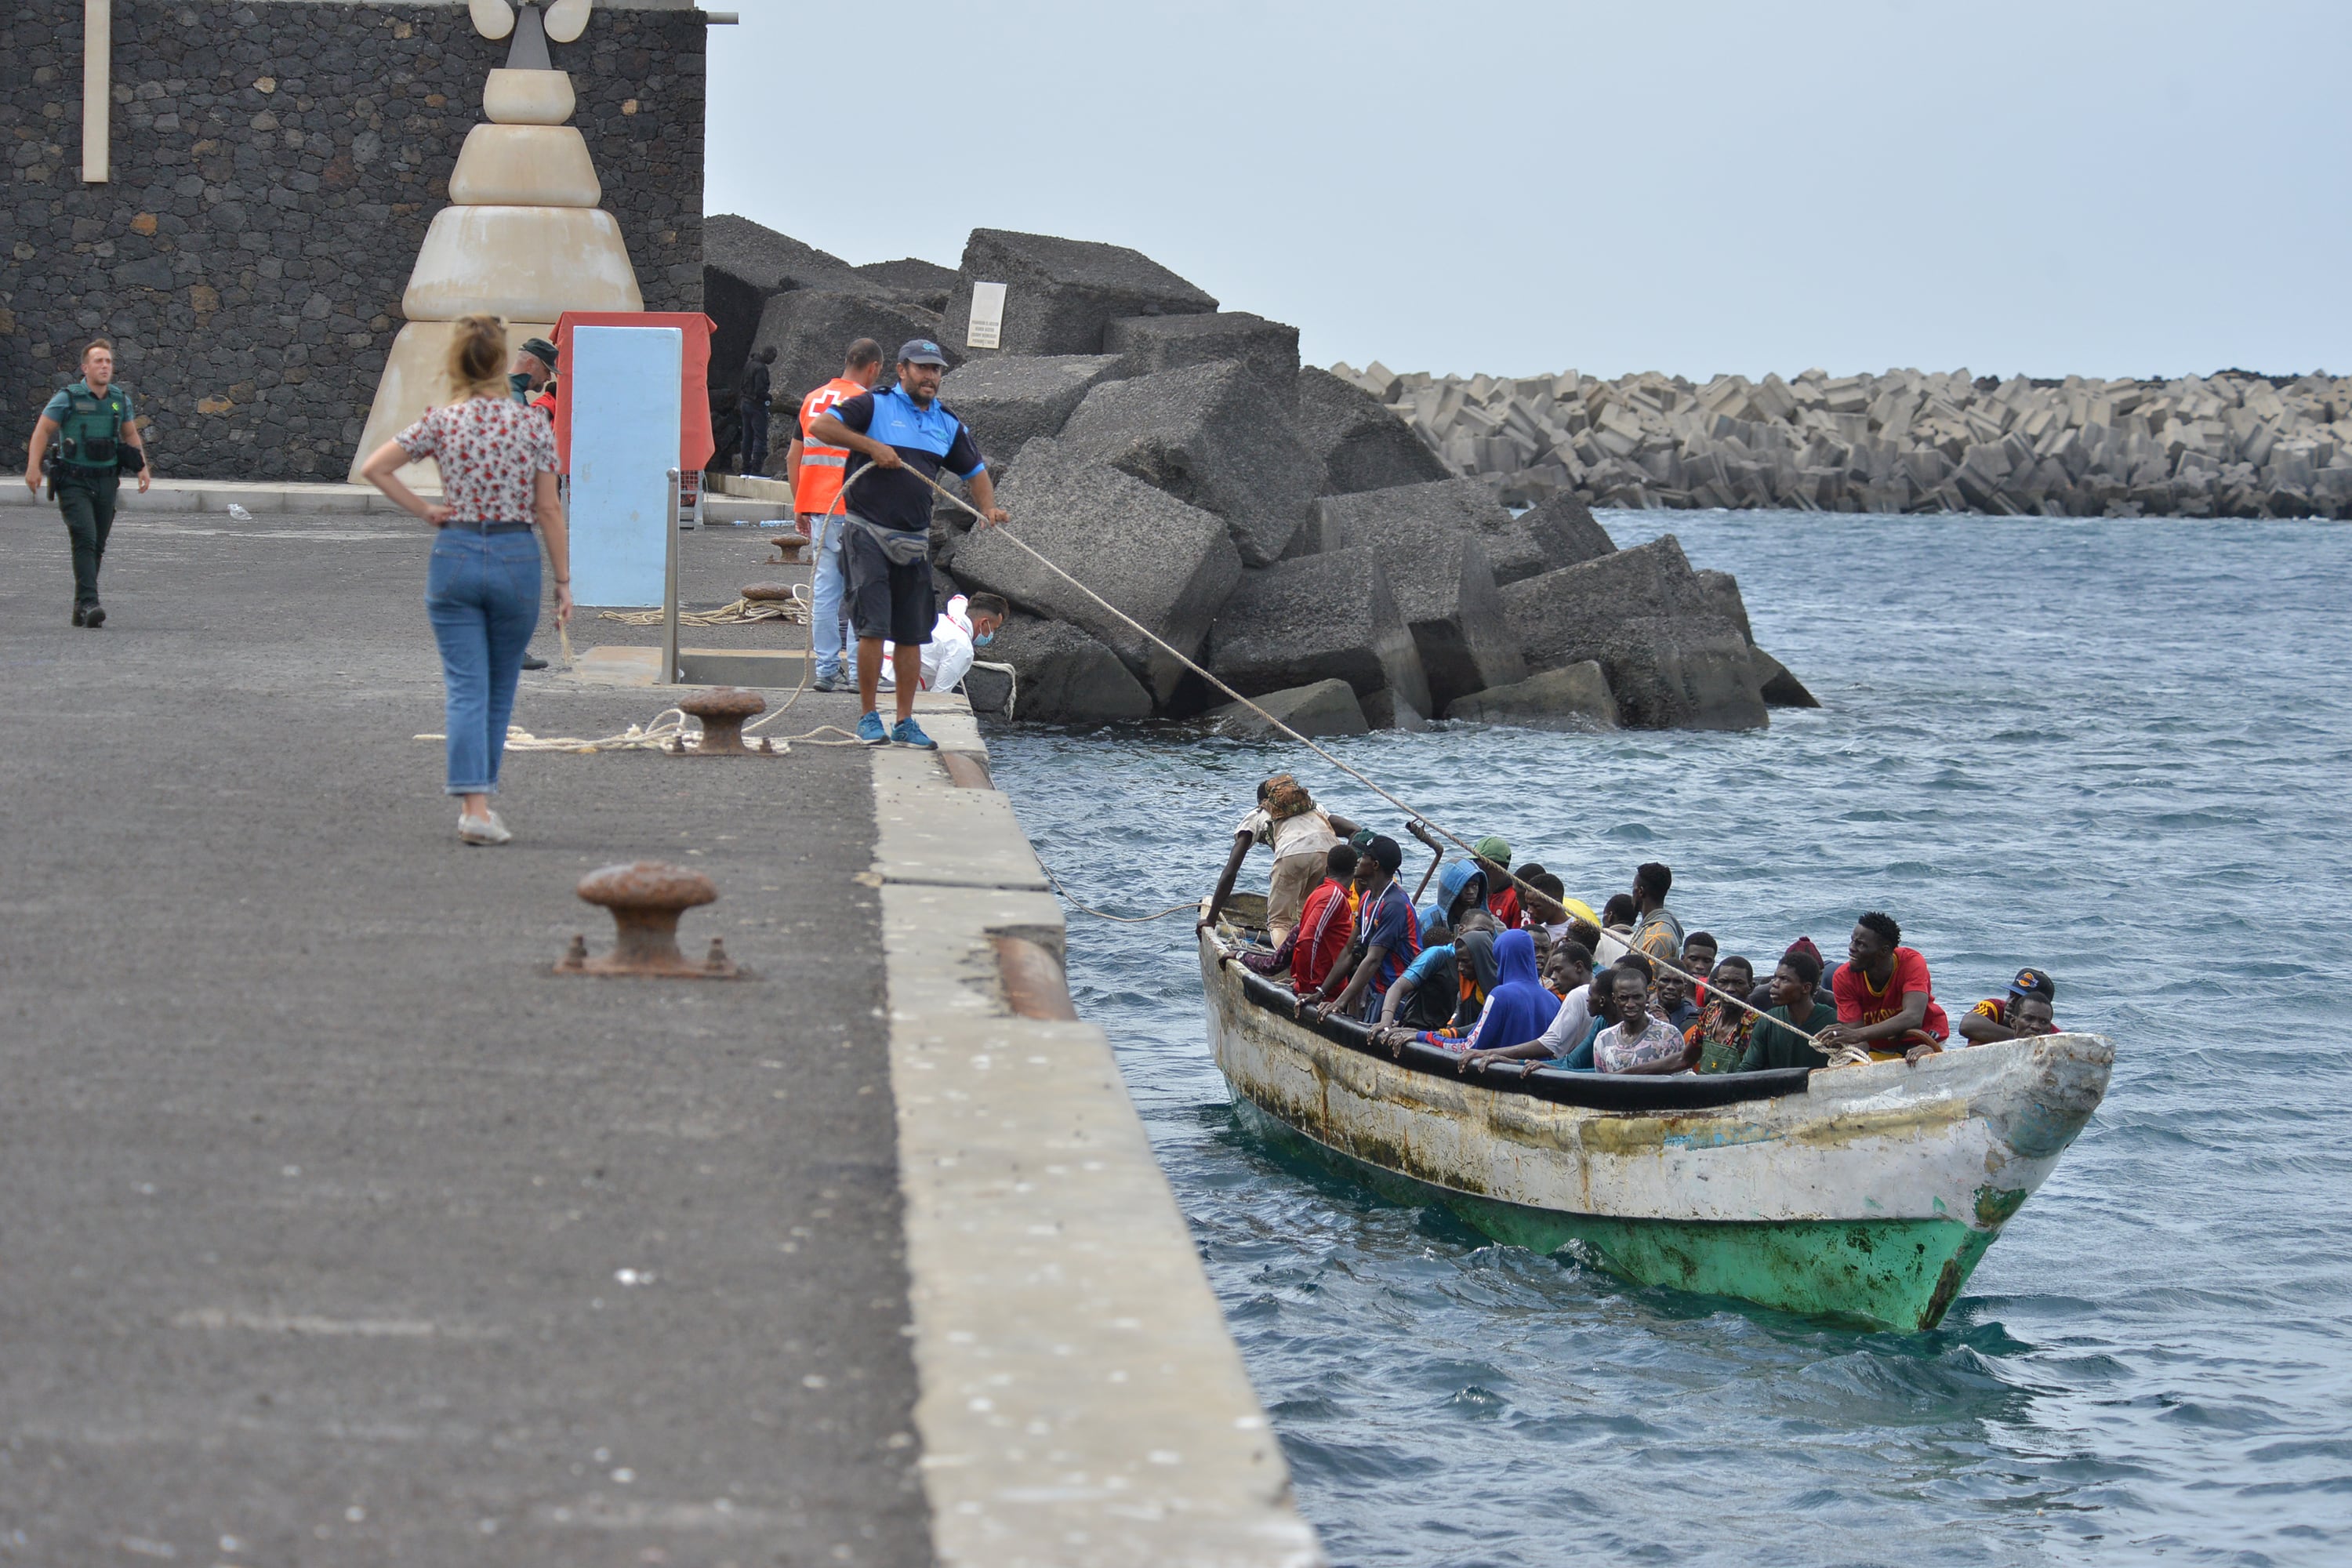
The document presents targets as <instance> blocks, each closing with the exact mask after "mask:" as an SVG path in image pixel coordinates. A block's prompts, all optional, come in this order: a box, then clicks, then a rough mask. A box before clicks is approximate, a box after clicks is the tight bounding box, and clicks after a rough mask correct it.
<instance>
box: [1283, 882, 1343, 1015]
mask: <svg viewBox="0 0 2352 1568" xmlns="http://www.w3.org/2000/svg"><path fill="white" fill-rule="evenodd" d="M1355 875H1356V847H1355V846H1354V845H1352V844H1334V845H1333V846H1331V847H1330V849H1329V850H1328V852H1326V853H1325V855H1324V857H1323V881H1322V883H1321V885H1320V886H1318V888H1316V889H1315V890H1314V891H1313V892H1311V893H1309V894H1307V907H1306V908H1305V909H1303V910H1300V911H1299V915H1298V928H1297V931H1296V932H1295V933H1294V934H1293V937H1292V947H1291V952H1290V988H1291V989H1292V990H1293V991H1295V992H1297V994H1299V995H1301V996H1304V995H1306V994H1307V993H1308V992H1310V991H1320V990H1322V988H1323V982H1324V981H1325V980H1327V979H1328V978H1330V974H1331V968H1332V965H1334V964H1336V963H1339V961H1340V960H1341V959H1343V958H1345V957H1346V956H1347V955H1348V944H1349V942H1352V941H1354V940H1355V936H1356V912H1355V910H1354V908H1353V907H1352V906H1351V905H1350V904H1349V899H1348V891H1349V889H1348V884H1349V881H1350V880H1352V879H1354V877H1355Z"/></svg>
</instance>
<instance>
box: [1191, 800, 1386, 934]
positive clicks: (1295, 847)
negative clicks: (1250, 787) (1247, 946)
mask: <svg viewBox="0 0 2352 1568" xmlns="http://www.w3.org/2000/svg"><path fill="white" fill-rule="evenodd" d="M1359 831H1360V829H1359V828H1358V827H1357V826H1356V825H1355V824H1354V823H1352V822H1350V821H1349V820H1348V819H1347V818H1346V817H1344V816H1332V815H1331V814H1330V813H1329V812H1328V811H1325V810H1323V809H1322V808H1321V807H1319V806H1318V805H1316V804H1315V797H1314V796H1313V795H1308V794H1307V786H1306V785H1304V784H1300V783H1299V782H1298V781H1297V779H1295V778H1293V777H1291V776H1290V775H1289V774H1288V773H1276V774H1275V775H1274V776H1273V777H1272V778H1270V779H1268V780H1266V781H1265V783H1264V784H1260V785H1258V786H1257V805H1256V807H1255V809H1254V810H1252V811H1251V812H1250V814H1249V815H1248V816H1244V817H1243V818H1242V820H1241V824H1240V826H1236V827H1235V828H1234V847H1233V852H1232V853H1231V854H1229V855H1227V856H1226V857H1225V868H1224V871H1223V874H1222V875H1220V876H1219V877H1218V878H1217V890H1216V891H1215V892H1214V893H1213V894H1211V895H1210V896H1209V909H1208V912H1207V914H1205V915H1203V916H1202V920H1201V923H1200V929H1201V930H1202V931H1207V930H1209V929H1210V928H1211V927H1213V925H1215V924H1216V921H1217V914H1218V911H1219V910H1223V908H1224V907H1225V900H1227V899H1229V898H1231V897H1233V894H1234V879H1236V878H1238V877H1239V876H1240V875H1241V871H1242V862H1243V861H1244V859H1246V858H1248V857H1249V852H1250V849H1251V847H1253V846H1255V845H1260V844H1263V845H1265V847H1267V848H1269V849H1271V850H1273V851H1274V875H1273V878H1272V879H1271V880H1270V882H1269V884H1268V887H1267V890H1266V895H1265V935H1266V940H1267V941H1268V942H1272V943H1273V944H1274V945H1275V946H1276V947H1280V946H1281V945H1282V939H1283V938H1285V937H1286V936H1288V935H1289V934H1290V932H1291V931H1292V929H1293V928H1295V927H1296V926H1297V924H1298V915H1299V911H1300V910H1304V909H1305V908H1306V907H1307V894H1308V893H1309V892H1311V891H1313V890H1314V888H1315V885H1316V884H1317V883H1318V882H1319V881H1321V880H1322V879H1323V870H1324V857H1325V856H1327V855H1328V854H1329V853H1330V852H1331V847H1332V846H1333V845H1334V844H1337V843H1339V840H1340V839H1341V838H1343V837H1353V836H1354V835H1355V834H1356V833H1357V832H1359ZM1358 848H1359V849H1360V848H1361V846H1358Z"/></svg>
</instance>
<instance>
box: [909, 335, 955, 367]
mask: <svg viewBox="0 0 2352 1568" xmlns="http://www.w3.org/2000/svg"><path fill="white" fill-rule="evenodd" d="M898 363H900V364H936V365H945V364H946V363H948V356H947V355H945V354H943V353H940V345H939V344H937V343H935V342H931V340H930V339H929V338H908V340H907V341H906V342H903V343H901V344H899V345H898Z"/></svg>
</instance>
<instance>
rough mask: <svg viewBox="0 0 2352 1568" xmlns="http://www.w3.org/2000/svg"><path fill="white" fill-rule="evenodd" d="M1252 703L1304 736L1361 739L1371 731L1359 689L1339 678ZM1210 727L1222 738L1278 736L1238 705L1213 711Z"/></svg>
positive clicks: (1271, 693)
mask: <svg viewBox="0 0 2352 1568" xmlns="http://www.w3.org/2000/svg"><path fill="white" fill-rule="evenodd" d="M1250 700H1251V701H1252V702H1255V703H1256V704H1257V705H1258V706H1259V707H1260V708H1263V709H1265V710H1266V711H1267V712H1269V713H1271V714H1273V715H1274V716H1275V717H1276V718H1277V719H1279V720H1281V721H1283V722H1284V723H1286V724H1287V725H1289V726H1290V727H1291V728H1292V729H1294V730H1296V731H1298V732H1299V733H1300V734H1302V735H1310V736H1311V735H1361V734H1363V733H1365V732H1366V731H1369V730H1370V728H1371V726H1370V725H1369V724H1367V723H1365V722H1364V710H1363V707H1362V705H1361V704H1360V703H1359V702H1358V701H1357V700H1356V689H1355V688H1354V687H1352V686H1349V684H1348V683H1347V682H1346V681H1344V680H1340V679H1336V678H1335V679H1330V680H1318V681H1317V682H1315V684H1313V685H1312V686H1294V687H1291V688H1290V689H1287V690H1285V691H1268V692H1266V693H1265V694H1264V695H1262V696H1258V697H1253V698H1251V699H1250ZM1209 723H1210V725H1211V727H1212V728H1213V729H1214V730H1215V731H1217V732H1218V733H1219V734H1221V735H1245V736H1251V737H1256V736H1263V735H1272V734H1276V733H1279V731H1276V729H1275V728H1274V726H1273V725H1271V724H1269V723H1267V722H1266V721H1265V720H1264V719H1262V718H1260V717H1259V716H1258V715H1257V714H1255V713H1254V712H1252V711H1251V710H1249V709H1248V708H1247V707H1245V706H1244V705H1243V704H1242V703H1239V702H1228V703H1226V704H1225V705H1224V706H1223V708H1215V709H1212V710H1210V712H1209Z"/></svg>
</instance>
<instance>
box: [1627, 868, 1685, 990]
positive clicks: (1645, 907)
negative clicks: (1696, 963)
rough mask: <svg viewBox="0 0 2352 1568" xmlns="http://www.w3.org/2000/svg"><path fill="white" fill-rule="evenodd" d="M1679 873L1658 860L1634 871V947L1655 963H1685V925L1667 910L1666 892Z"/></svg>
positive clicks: (1672, 912) (1632, 942)
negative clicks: (1675, 872) (1676, 873)
mask: <svg viewBox="0 0 2352 1568" xmlns="http://www.w3.org/2000/svg"><path fill="white" fill-rule="evenodd" d="M1674 885H1675V874H1674V872H1673V871H1672V870H1670V869H1669V868H1666V867H1664V866H1662V865H1660V864H1658V862H1656V861H1655V860H1650V861H1645V862H1643V864H1642V865H1640V866H1638V867H1636V868H1634V870H1633V912H1634V914H1635V915H1636V916H1637V917H1638V918H1637V919H1636V920H1635V921H1634V922H1633V936H1632V938H1631V939H1630V941H1631V945H1632V946H1633V951H1634V952H1638V953H1642V954H1643V955H1644V956H1646V957H1647V958H1649V959H1650V960H1651V962H1653V963H1672V964H1675V965H1679V964H1680V963H1682V961H1683V922H1682V921H1678V920H1676V919H1675V912H1674V910H1670V909H1668V908H1666V892H1667V890H1668V889H1671V888H1672V887H1673V886H1674Z"/></svg>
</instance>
